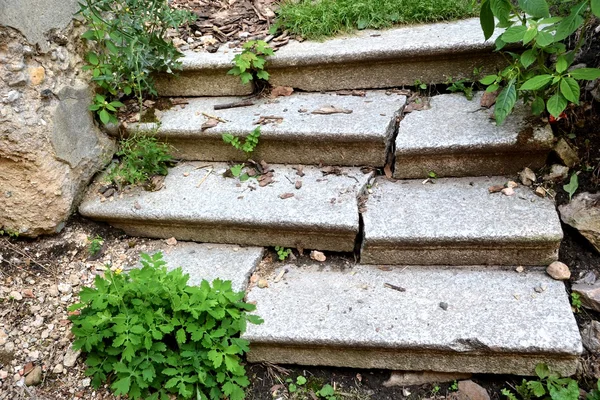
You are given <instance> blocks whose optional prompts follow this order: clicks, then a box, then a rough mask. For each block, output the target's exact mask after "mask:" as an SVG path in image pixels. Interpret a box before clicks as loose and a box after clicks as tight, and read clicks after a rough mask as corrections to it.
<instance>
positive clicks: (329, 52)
mask: <svg viewBox="0 0 600 400" xmlns="http://www.w3.org/2000/svg"><path fill="white" fill-rule="evenodd" d="M411 35H414V36H413V37H412V39H411ZM480 35H481V33H480V32H479V26H478V25H477V24H476V21H474V20H467V21H461V22H457V23H448V24H437V25H432V26H424V27H412V28H400V29H394V30H390V31H385V32H377V33H373V32H370V33H369V32H363V33H361V34H360V35H358V36H357V37H352V38H347V39H333V40H330V41H326V42H324V43H308V42H304V43H298V44H293V45H290V46H286V47H285V48H283V49H282V50H280V51H279V52H278V53H277V55H276V56H275V57H274V58H273V60H272V64H273V71H272V81H273V83H275V84H278V85H290V86H293V87H295V88H300V89H303V90H307V91H309V92H306V93H294V94H293V95H291V96H289V97H279V98H276V99H266V98H263V99H255V104H254V105H252V106H248V107H243V108H233V109H227V110H214V109H213V107H214V105H215V104H221V103H228V102H232V101H236V99H238V98H235V97H211V98H208V97H201V98H189V99H187V104H184V105H180V106H176V107H174V108H172V109H170V110H168V111H166V112H164V113H163V114H162V116H161V125H160V127H159V129H158V132H157V135H158V137H159V138H160V139H161V140H164V141H166V142H167V143H170V144H172V145H173V147H174V148H175V155H176V156H177V157H178V158H180V159H182V160H184V161H182V162H181V163H180V164H179V165H178V166H176V167H174V168H172V169H171V170H170V172H169V175H168V176H167V177H166V179H165V182H164V188H162V189H161V190H159V191H155V192H150V191H144V190H143V189H141V188H135V189H131V190H129V191H126V192H124V193H122V194H120V195H118V196H113V197H110V198H108V199H107V198H105V197H104V196H103V195H102V194H100V193H99V190H98V189H99V187H100V186H101V185H102V177H99V178H98V179H97V181H96V182H95V183H94V184H93V185H92V186H91V187H90V189H89V192H88V194H87V196H86V198H85V200H84V201H83V203H82V205H81V206H80V209H79V210H80V213H81V214H82V215H84V216H86V217H89V218H92V219H96V220H100V221H106V222H108V223H110V224H111V225H113V226H115V227H118V228H121V229H123V230H124V231H125V232H126V233H128V234H130V235H134V236H145V237H152V238H170V237H175V238H177V239H178V240H184V241H196V242H204V243H217V244H218V245H212V244H195V243H188V244H181V248H178V247H176V248H174V249H171V253H172V254H171V257H173V258H172V259H171V260H170V261H171V264H173V263H177V264H181V265H182V266H183V267H184V268H186V270H187V271H188V272H190V273H191V274H192V279H196V280H198V279H200V278H201V277H202V276H204V275H205V274H206V276H210V277H213V276H215V275H220V276H222V277H223V278H225V279H232V280H235V281H236V282H240V281H242V282H244V284H243V286H242V287H246V285H247V286H248V300H249V301H252V302H256V304H257V313H258V314H259V315H261V316H262V317H263V318H264V319H265V323H264V324H262V325H259V326H249V328H248V331H247V333H246V334H245V337H246V338H247V339H249V340H250V342H251V352H250V353H249V354H248V360H249V361H251V362H262V361H267V362H271V363H284V364H287V363H290V364H305V365H326V366H339V367H354V368H389V369H400V370H433V371H446V372H476V373H500V374H506V373H510V374H522V375H531V374H533V373H534V368H535V366H536V364H538V363H540V362H545V363H547V364H548V365H550V366H551V367H552V368H553V369H555V370H557V371H559V372H561V373H563V374H572V373H574V372H575V368H576V365H577V359H578V356H579V354H580V352H581V350H582V346H581V339H580V335H579V331H578V328H577V324H576V322H575V319H574V317H573V314H572V312H571V308H570V304H569V299H568V296H567V293H566V291H565V288H564V285H563V284H562V283H561V282H557V281H554V280H552V279H551V278H549V277H548V276H547V275H546V274H545V272H544V270H543V268H542V267H543V266H546V265H547V264H549V263H550V262H552V261H554V260H556V259H557V257H558V247H559V244H560V241H561V239H562V229H561V225H560V221H559V218H558V215H557V213H556V210H555V207H554V203H553V201H552V200H551V199H548V198H540V197H537V196H535V195H534V194H533V192H532V191H531V190H530V189H529V188H526V187H518V188H516V189H515V194H514V195H512V196H506V195H504V194H502V193H489V191H488V188H489V187H490V186H494V185H503V184H505V183H506V182H507V181H508V180H509V179H511V176H512V177H513V179H514V176H513V175H514V174H515V173H516V172H517V171H519V170H521V169H522V168H523V167H525V166H529V167H532V168H537V167H539V166H541V165H543V163H544V161H545V158H546V156H547V154H548V152H549V150H550V148H551V146H552V142H553V137H552V132H551V130H550V128H549V127H548V126H535V125H531V123H530V122H529V119H528V115H527V111H526V110H524V109H522V107H521V108H520V109H519V110H517V112H515V113H514V114H513V115H511V116H510V117H509V118H508V120H507V121H506V123H505V124H504V125H503V126H501V127H498V126H496V125H495V123H494V122H493V121H492V120H491V119H490V115H491V113H492V111H491V110H487V109H481V108H480V107H479V101H478V98H476V99H475V100H473V101H472V102H469V101H468V100H466V99H465V98H464V96H462V95H460V94H453V95H440V96H434V97H433V98H431V99H430V100H429V101H430V106H431V107H430V108H429V109H425V110H423V111H412V112H411V113H407V114H405V113H404V107H405V106H406V103H407V98H406V96H405V95H403V94H398V91H385V90H373V88H381V87H388V86H395V85H402V84H412V83H413V82H414V81H415V80H416V79H419V80H421V81H424V82H428V83H440V82H443V81H445V80H446V78H447V75H445V74H446V72H447V71H450V72H452V73H453V74H458V73H462V74H463V75H468V74H469V73H470V69H472V67H473V66H477V67H481V66H483V67H484V68H486V69H489V70H493V69H494V68H495V66H496V65H498V64H497V63H498V62H499V61H498V59H497V57H496V55H495V54H493V53H491V50H490V49H491V44H489V43H482V39H481V38H480ZM400 38H402V41H400ZM392 44H393V45H394V46H395V47H394V46H392ZM411 54H412V56H411ZM225 56H227V57H225ZM230 59H231V55H227V54H197V55H194V56H192V55H190V56H189V57H188V58H186V60H184V66H185V70H184V72H183V73H182V76H181V79H180V80H172V78H165V79H164V80H162V81H161V89H162V94H163V95H166V96H198V95H204V96H208V95H215V94H218V95H221V96H222V95H242V94H245V93H248V88H246V87H241V86H239V84H238V83H237V82H236V81H235V80H232V78H231V77H228V76H226V75H225V72H226V71H225V70H226V69H227V68H228V67H229V60H230ZM225 60H226V61H225ZM448 60H450V61H448ZM453 68H454V69H453ZM334 72H336V73H335V74H334ZM213 76H214V77H215V80H214V81H212V80H211V79H212V78H211V77H213ZM355 88H367V89H368V90H366V91H365V92H364V94H361V95H359V96H352V95H341V94H339V93H335V92H317V91H321V90H330V89H355ZM249 90H250V91H251V88H250V89H249ZM323 106H333V107H334V108H336V109H339V110H344V111H341V112H339V113H335V114H327V115H323V114H318V113H314V111H317V110H319V109H321V108H322V107H323ZM207 115H208V116H214V117H218V118H219V119H220V120H222V121H223V122H221V123H219V124H218V125H216V126H214V127H212V128H209V129H204V130H203V129H202V124H203V123H205V122H206V121H207V119H208V118H209V117H207ZM261 117H270V118H271V120H272V121H273V123H269V124H265V125H262V126H261V132H262V135H261V138H260V143H259V145H258V147H257V149H256V151H255V153H254V154H253V158H254V159H255V160H266V161H267V162H269V163H273V164H271V165H269V166H268V167H267V169H268V170H270V171H271V174H272V177H271V180H272V182H271V183H270V184H268V185H265V186H261V184H260V183H259V182H258V181H257V180H256V179H249V180H247V181H245V182H240V180H239V179H234V178H226V177H224V176H223V173H224V172H225V171H226V170H227V169H228V164H227V162H230V161H234V160H235V161H241V160H244V155H243V154H241V152H237V151H236V150H234V149H233V148H231V146H230V145H228V144H225V143H223V141H222V139H221V135H222V134H223V133H232V134H234V135H247V134H249V133H250V132H251V131H252V130H253V129H254V128H255V127H256V126H257V125H256V122H257V121H258V120H259V119H260V118H261ZM149 128H152V126H149V125H147V124H139V125H135V126H131V127H130V132H133V131H136V130H145V129H149ZM386 162H391V164H389V165H393V166H394V167H393V176H394V179H387V178H385V176H378V175H377V174H376V169H379V171H381V170H382V169H383V167H384V166H385V165H386ZM324 166H326V167H324ZM331 166H334V167H331ZM366 167H370V168H366ZM373 167H375V168H373ZM429 172H435V173H436V174H437V176H438V177H440V178H439V179H429V180H426V181H424V179H425V178H427V176H428V173H429ZM225 244H229V245H225ZM240 245H242V246H258V248H256V247H253V248H250V247H249V248H246V247H244V248H240V247H239V246H240ZM178 246H179V245H178ZM198 246H200V247H198ZM213 246H216V247H218V249H219V253H218V255H219V256H218V257H221V258H218V260H219V261H214V260H213V258H212V257H213V256H214V255H213V253H211V252H214V251H215V250H213ZM270 246H285V247H291V248H298V249H317V250H327V251H332V252H346V253H351V252H353V251H354V252H355V256H356V257H357V259H359V260H360V261H359V262H358V263H350V262H342V261H340V260H339V258H338V257H336V256H335V255H333V256H332V257H328V260H327V261H325V262H323V263H317V262H313V261H310V260H309V261H308V262H307V261H306V259H305V258H302V259H300V262H298V263H297V264H287V263H281V264H278V266H277V267H276V268H275V270H274V271H271V275H269V276H267V280H268V282H269V287H267V288H259V287H257V286H254V285H253V284H250V285H248V279H247V277H248V275H249V274H250V273H251V271H252V270H253V269H254V268H256V266H257V264H258V257H257V254H261V249H260V248H261V247H270ZM241 249H244V250H243V251H246V252H249V256H248V257H250V259H248V260H246V261H245V262H241V261H240V262H239V268H238V269H236V268H235V267H232V266H235V265H236V264H237V263H238V261H236V262H229V263H227V262H226V261H223V260H224V259H225V258H226V256H225V255H224V254H226V253H227V252H228V251H229V252H230V253H231V254H237V257H239V256H240V255H239V252H240V250H241ZM305 252H306V251H305ZM178 254H179V256H178ZM330 254H333V253H330ZM223 257H225V258H223ZM204 260H206V261H204ZM342 260H343V259H342ZM203 264H204V265H203ZM224 264H227V265H228V267H223V268H222V269H221V265H224ZM521 265H524V266H527V267H526V269H525V271H524V272H521V273H518V272H516V271H515V268H516V267H517V266H521ZM215 269H218V271H215ZM263 273H264V272H263Z"/></svg>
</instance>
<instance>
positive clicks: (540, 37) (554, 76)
mask: <svg viewBox="0 0 600 400" xmlns="http://www.w3.org/2000/svg"><path fill="white" fill-rule="evenodd" d="M593 14H594V15H596V16H600V0H583V1H579V2H577V3H576V4H575V5H574V6H573V7H572V8H571V10H570V13H569V15H568V16H566V17H552V16H551V15H550V8H549V6H548V3H547V2H546V0H519V2H518V5H515V3H514V2H512V1H511V0H483V1H482V2H481V10H480V20H481V27H482V29H483V32H484V35H485V38H486V39H489V38H490V37H491V36H492V35H493V33H494V30H495V28H496V26H498V27H499V28H505V29H506V30H505V31H504V33H502V34H501V35H500V36H499V37H498V39H497V40H496V49H497V50H502V49H504V48H505V47H506V46H507V45H510V44H520V45H522V46H523V47H524V48H525V51H524V52H523V53H514V52H510V51H506V52H504V53H503V54H505V55H507V59H508V61H509V63H510V65H508V66H507V67H506V68H504V69H503V70H501V71H499V72H498V73H497V74H494V75H488V76H486V77H484V78H483V79H481V81H480V82H481V83H482V84H484V85H486V86H488V87H487V91H489V92H495V91H499V92H500V93H499V95H498V98H497V99H496V107H495V117H496V121H497V123H498V124H502V122H504V120H505V119H506V117H507V116H508V115H509V114H510V113H511V112H512V110H513V109H514V106H515V104H516V103H517V100H518V99H523V101H524V102H525V103H527V104H530V105H531V109H532V112H533V114H534V115H540V114H542V113H543V112H545V111H546V110H547V112H548V113H549V114H550V115H551V116H553V117H554V118H559V116H560V115H561V114H562V113H563V111H564V110H565V109H566V107H567V105H568V104H569V103H574V104H579V96H580V86H579V85H580V83H579V81H582V80H593V79H596V78H599V77H600V69H598V68H579V69H572V68H570V67H571V65H572V64H573V61H574V59H575V54H576V53H577V52H578V51H579V49H580V48H581V47H582V45H583V44H584V40H585V37H586V35H585V32H582V33H581V34H580V39H579V41H578V43H577V44H576V46H575V47H574V48H573V49H571V50H567V47H566V46H565V44H564V43H563V41H564V40H565V39H567V38H568V37H569V36H571V35H572V34H573V33H575V32H576V31H578V30H580V29H582V30H585V29H588V28H589V26H590V23H589V22H590V20H591V17H592V15H593ZM496 19H497V20H498V21H499V22H498V24H497V25H496V22H495V20H496Z"/></svg>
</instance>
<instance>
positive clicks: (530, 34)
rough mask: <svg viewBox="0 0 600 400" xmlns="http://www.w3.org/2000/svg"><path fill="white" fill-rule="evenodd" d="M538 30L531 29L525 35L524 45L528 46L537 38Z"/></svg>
mask: <svg viewBox="0 0 600 400" xmlns="http://www.w3.org/2000/svg"><path fill="white" fill-rule="evenodd" d="M537 35H538V30H537V29H536V28H535V27H529V28H528V29H527V31H526V32H525V35H523V44H527V43H529V42H531V41H532V40H533V39H535V38H536V36H537Z"/></svg>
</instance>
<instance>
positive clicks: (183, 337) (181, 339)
mask: <svg viewBox="0 0 600 400" xmlns="http://www.w3.org/2000/svg"><path fill="white" fill-rule="evenodd" d="M175 338H176V339H177V343H179V344H184V343H185V342H186V340H187V337H186V335H185V329H183V328H180V329H179V330H178V331H177V334H176V335H175Z"/></svg>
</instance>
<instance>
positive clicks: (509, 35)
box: [500, 25, 527, 43]
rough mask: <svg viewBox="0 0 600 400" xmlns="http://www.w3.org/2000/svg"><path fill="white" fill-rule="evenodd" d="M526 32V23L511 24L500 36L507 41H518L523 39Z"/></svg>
mask: <svg viewBox="0 0 600 400" xmlns="http://www.w3.org/2000/svg"><path fill="white" fill-rule="evenodd" d="M525 32H527V27H526V26H524V25H517V26H511V27H510V28H508V29H507V30H506V31H505V32H504V33H503V34H502V36H500V37H501V38H502V40H503V41H504V42H506V43H517V42H520V41H522V40H523V37H524V36H525Z"/></svg>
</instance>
